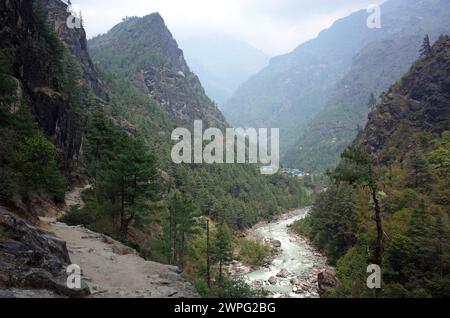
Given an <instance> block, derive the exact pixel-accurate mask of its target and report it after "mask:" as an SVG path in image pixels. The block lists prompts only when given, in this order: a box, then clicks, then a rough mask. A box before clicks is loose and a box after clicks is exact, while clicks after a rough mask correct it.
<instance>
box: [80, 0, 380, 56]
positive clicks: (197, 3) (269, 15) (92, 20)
mask: <svg viewBox="0 0 450 318" xmlns="http://www.w3.org/2000/svg"><path fill="white" fill-rule="evenodd" d="M383 1H384V0H95V1H93V0H72V3H73V4H74V5H77V6H78V7H79V8H80V9H81V11H82V14H83V19H84V22H85V27H86V30H87V33H88V37H92V36H95V35H97V34H99V33H105V32H107V31H108V30H109V29H110V28H112V27H113V26H114V25H115V24H117V23H119V22H120V21H121V20H122V18H123V17H125V16H144V15H147V14H150V13H152V12H156V11H157V12H159V13H161V15H162V17H163V18H164V20H165V22H166V24H167V25H168V27H169V28H170V30H171V31H172V33H173V35H174V37H175V38H176V37H177V36H183V37H186V36H192V35H197V34H205V33H213V32H221V33H225V34H228V35H231V36H234V37H236V38H238V39H240V40H243V41H245V42H248V43H250V44H251V45H253V46H254V47H256V48H259V49H261V50H262V51H264V52H266V53H267V54H269V55H278V54H282V53H287V52H290V51H291V50H293V49H294V48H295V47H296V46H298V45H299V44H300V43H302V42H304V41H306V40H309V39H311V38H313V37H315V36H317V34H318V32H320V31H321V30H323V29H325V28H327V27H329V26H330V25H331V24H332V23H333V21H335V20H337V19H338V18H341V17H344V16H346V15H348V14H350V13H351V12H354V11H357V10H359V9H366V8H367V7H368V6H369V5H370V4H374V3H381V2H383Z"/></svg>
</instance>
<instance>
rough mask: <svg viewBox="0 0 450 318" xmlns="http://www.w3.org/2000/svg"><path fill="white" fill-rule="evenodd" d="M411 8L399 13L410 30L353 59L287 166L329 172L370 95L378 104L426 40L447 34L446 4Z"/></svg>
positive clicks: (359, 122) (449, 8)
mask: <svg viewBox="0 0 450 318" xmlns="http://www.w3.org/2000/svg"><path fill="white" fill-rule="evenodd" d="M410 3H411V4H410V8H409V9H408V12H405V13H404V14H405V15H409V16H410V22H409V24H410V25H409V27H408V26H406V25H405V27H404V28H403V29H402V30H401V31H399V32H398V33H395V34H392V35H389V36H387V37H385V38H383V39H381V40H376V41H373V42H371V43H369V44H368V45H367V46H365V47H364V48H363V49H362V50H361V51H359V52H358V53H357V54H356V55H355V57H354V58H353V62H352V67H351V69H350V71H349V72H348V74H347V75H345V76H344V77H343V78H342V80H340V81H339V82H338V83H337V85H336V88H335V89H334V92H333V94H332V96H331V97H330V98H329V100H328V101H327V103H326V105H325V108H324V109H323V110H322V111H321V112H320V113H319V114H318V115H317V116H316V117H315V118H314V120H313V121H312V122H311V123H310V124H309V126H308V127H307V128H306V129H304V131H303V132H302V133H301V135H300V138H299V139H298V142H297V143H296V145H295V146H294V147H293V148H292V150H291V152H290V153H289V154H288V155H286V159H287V163H289V164H291V165H294V166H301V167H303V168H305V169H307V170H314V171H324V170H325V169H327V168H333V167H334V166H335V165H336V164H337V162H338V160H339V155H340V154H341V153H342V151H343V150H344V149H345V148H346V147H347V146H348V145H349V144H350V143H351V141H352V140H353V139H354V138H355V136H356V134H357V131H358V127H363V126H364V125H365V123H366V122H367V114H368V113H369V111H370V109H369V108H370V107H369V106H368V103H369V99H370V98H369V97H370V95H371V94H373V95H374V96H375V98H378V96H380V95H381V94H382V93H383V92H385V91H386V90H387V89H388V88H389V86H390V85H391V83H393V82H395V81H396V80H397V79H398V78H399V77H400V76H401V75H402V74H404V73H405V72H406V71H407V70H408V68H409V66H410V65H411V63H412V62H413V61H414V60H415V59H416V58H417V57H418V56H419V48H420V45H421V44H422V41H423V38H424V37H425V35H426V34H428V35H429V37H430V38H431V41H435V40H436V39H437V38H438V36H439V35H440V34H446V33H449V32H450V22H449V21H450V13H449V12H450V4H449V3H448V2H447V1H430V2H417V3H416V2H414V1H412V2H410ZM382 14H383V12H382ZM382 17H383V15H382ZM383 23H384V21H383Z"/></svg>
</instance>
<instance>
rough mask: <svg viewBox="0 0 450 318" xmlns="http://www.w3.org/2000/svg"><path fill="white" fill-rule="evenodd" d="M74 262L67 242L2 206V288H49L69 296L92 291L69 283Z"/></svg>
mask: <svg viewBox="0 0 450 318" xmlns="http://www.w3.org/2000/svg"><path fill="white" fill-rule="evenodd" d="M70 264H71V261H70V258H69V253H68V251H67V248H66V243H65V242H64V241H63V240H60V239H58V238H56V237H54V236H52V235H51V234H49V233H47V232H44V231H42V230H39V229H38V228H36V227H34V226H32V225H30V224H29V223H27V222H26V221H25V220H23V219H21V218H20V217H18V216H17V215H15V214H14V213H11V212H8V211H7V210H5V209H4V208H2V207H0V289H19V290H20V289H22V290H47V291H49V292H51V293H55V294H58V295H62V296H68V297H84V296H87V295H89V293H90V292H89V288H88V287H87V285H86V284H85V283H82V286H81V288H80V289H70V288H69V287H68V286H67V273H66V269H67V266H68V265H70Z"/></svg>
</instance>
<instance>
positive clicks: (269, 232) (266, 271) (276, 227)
mask: <svg viewBox="0 0 450 318" xmlns="http://www.w3.org/2000/svg"><path fill="white" fill-rule="evenodd" d="M308 212H309V209H303V210H300V211H297V213H294V214H293V215H295V216H290V217H289V218H287V219H284V220H280V221H276V222H273V223H270V224H266V225H263V226H260V227H258V228H257V229H256V230H255V231H256V232H257V233H259V234H260V235H261V236H262V237H263V238H265V239H273V240H278V241H280V242H281V249H282V253H281V255H279V256H278V257H277V258H275V260H273V262H272V264H270V266H269V267H267V268H266V267H262V268H259V269H258V270H256V271H254V272H251V273H249V274H247V275H244V278H245V279H246V280H247V281H248V282H249V283H250V284H252V285H253V286H261V287H262V288H264V289H266V290H267V291H269V292H270V293H271V294H272V297H290V298H312V297H318V293H317V274H318V273H319V272H320V271H321V270H322V269H324V268H325V267H326V258H325V257H323V256H321V255H320V253H318V252H317V251H316V250H315V249H314V248H313V247H311V246H310V245H309V244H307V243H306V241H305V240H302V239H301V238H299V237H297V236H296V235H294V234H293V233H291V232H290V230H289V225H291V224H293V223H294V222H295V221H298V220H300V219H303V218H304V217H305V216H306V215H307V214H308ZM282 270H287V271H288V272H289V274H288V275H287V277H276V276H277V274H279V273H280V271H282ZM271 277H272V280H273V277H275V278H276V280H277V281H276V284H271V283H269V279H270V278H271Z"/></svg>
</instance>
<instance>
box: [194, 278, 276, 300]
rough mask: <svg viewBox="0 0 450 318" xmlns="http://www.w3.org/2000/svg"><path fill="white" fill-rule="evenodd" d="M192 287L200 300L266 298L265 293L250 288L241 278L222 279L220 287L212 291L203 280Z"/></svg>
mask: <svg viewBox="0 0 450 318" xmlns="http://www.w3.org/2000/svg"><path fill="white" fill-rule="evenodd" d="M194 286H195V288H196V289H197V292H198V293H199V294H200V296H201V297H202V298H221V299H224V298H225V299H241V298H243V299H256V298H265V297H267V296H268V295H267V292H266V291H264V290H262V289H255V288H253V287H251V286H250V285H248V284H247V283H246V282H245V281H244V280H243V279H242V278H238V279H230V278H224V279H223V282H222V284H221V287H219V288H214V289H212V290H210V289H209V288H208V285H207V284H206V282H205V281H204V280H197V281H196V282H195V284H194Z"/></svg>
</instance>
